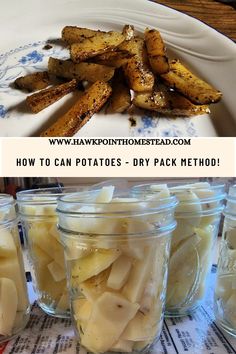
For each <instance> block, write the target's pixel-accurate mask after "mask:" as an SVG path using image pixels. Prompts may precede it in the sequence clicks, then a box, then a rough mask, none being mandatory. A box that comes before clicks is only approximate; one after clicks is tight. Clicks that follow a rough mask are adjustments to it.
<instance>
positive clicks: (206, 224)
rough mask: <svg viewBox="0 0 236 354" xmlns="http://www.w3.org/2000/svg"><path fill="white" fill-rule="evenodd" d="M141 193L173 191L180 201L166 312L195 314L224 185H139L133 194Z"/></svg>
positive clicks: (172, 251) (206, 272) (202, 293)
mask: <svg viewBox="0 0 236 354" xmlns="http://www.w3.org/2000/svg"><path fill="white" fill-rule="evenodd" d="M140 193H145V194H148V193H150V194H152V195H153V194H155V193H156V194H159V195H163V194H164V193H167V194H168V193H170V194H171V195H175V196H176V198H177V200H178V202H179V204H178V206H177V207H176V210H175V219H176V221H177V227H176V229H175V230H174V232H173V237H172V240H171V254H170V262H169V273H168V286H167V296H166V315H167V316H168V315H170V316H182V315H186V314H188V313H191V312H192V311H193V310H194V309H195V308H196V307H197V306H198V305H199V301H200V300H201V299H202V298H203V297H204V294H205V289H206V284H207V276H208V274H209V271H210V269H211V265H212V254H213V252H212V251H213V247H214V245H215V240H216V237H217V234H218V229H219V222H220V217H221V212H222V210H223V199H224V197H225V194H224V185H210V184H209V183H207V182H199V183H192V184H187V185H183V184H177V185H173V184H169V185H168V187H167V185H155V184H153V185H143V186H135V187H134V189H133V194H134V195H137V194H140Z"/></svg>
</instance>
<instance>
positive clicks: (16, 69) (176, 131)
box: [0, 40, 198, 137]
mask: <svg viewBox="0 0 236 354" xmlns="http://www.w3.org/2000/svg"><path fill="white" fill-rule="evenodd" d="M45 44H47V43H46V42H45V41H39V42H35V43H31V44H27V45H25V46H21V47H19V48H16V49H13V50H10V51H9V52H7V53H4V54H0V95H1V96H0V118H11V117H13V113H12V110H11V107H12V106H14V105H15V104H16V103H18V104H19V103H20V102H22V101H23V100H24V99H25V93H22V92H21V91H20V90H16V89H13V87H12V83H13V82H14V80H15V79H16V78H17V77H19V76H22V75H25V74H28V73H31V72H35V71H42V70H46V68H47V61H48V58H49V57H50V56H53V57H58V58H61V59H65V58H67V57H68V50H66V49H62V47H61V45H60V42H59V41H57V40H55V41H53V45H52V48H50V49H48V50H45V49H44V46H45ZM4 98H5V99H4ZM55 106H56V104H55ZM14 118H17V119H21V118H22V114H21V113H20V112H14ZM121 119H122V120H123V119H124V117H121ZM127 119H128V116H127ZM133 119H135V122H136V124H135V126H133V125H132V126H130V128H129V133H128V134H129V135H130V136H144V137H157V136H159V137H180V136H190V137H195V136H197V135H198V134H197V129H196V127H195V125H194V122H193V121H192V119H189V118H187V119H184V118H177V119H171V118H163V117H156V116H155V115H154V116H153V115H152V114H151V113H150V112H149V113H146V114H145V115H141V116H140V115H135V116H134V117H133ZM128 134H127V135H128Z"/></svg>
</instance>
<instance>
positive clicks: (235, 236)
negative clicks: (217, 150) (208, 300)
mask: <svg viewBox="0 0 236 354" xmlns="http://www.w3.org/2000/svg"><path fill="white" fill-rule="evenodd" d="M224 215H225V219H224V226H223V234H222V240H221V242H220V252H219V260H218V270H217V280H216V288H215V301H214V312H215V317H216V320H217V322H218V323H219V324H220V325H221V326H222V327H223V328H224V329H225V330H226V331H227V332H228V333H230V334H232V335H234V336H236V185H234V186H232V187H231V188H230V190H229V195H228V197H227V204H226V208H225V211H224Z"/></svg>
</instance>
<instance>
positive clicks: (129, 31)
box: [122, 25, 134, 41]
mask: <svg viewBox="0 0 236 354" xmlns="http://www.w3.org/2000/svg"><path fill="white" fill-rule="evenodd" d="M122 34H123V35H124V36H125V40H126V41H129V40H130V39H131V38H133V37H134V26H132V25H125V26H124V27H123V30H122Z"/></svg>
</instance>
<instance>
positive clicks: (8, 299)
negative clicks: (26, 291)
mask: <svg viewBox="0 0 236 354" xmlns="http://www.w3.org/2000/svg"><path fill="white" fill-rule="evenodd" d="M17 305H18V296H17V290H16V285H15V283H14V281H12V280H11V279H8V278H0V335H3V336H9V335H11V334H12V329H13V326H14V322H15V318H16V311H17Z"/></svg>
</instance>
